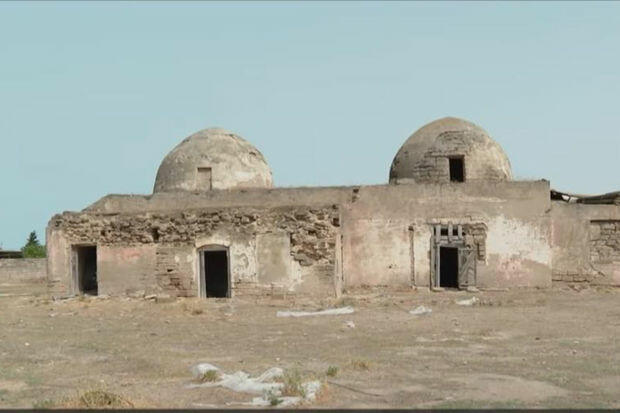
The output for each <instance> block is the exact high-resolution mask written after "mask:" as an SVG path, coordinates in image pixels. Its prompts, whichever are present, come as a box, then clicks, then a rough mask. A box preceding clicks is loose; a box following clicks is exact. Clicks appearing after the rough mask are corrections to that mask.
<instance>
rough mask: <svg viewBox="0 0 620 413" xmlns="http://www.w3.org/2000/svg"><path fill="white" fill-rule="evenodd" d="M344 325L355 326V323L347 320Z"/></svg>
mask: <svg viewBox="0 0 620 413" xmlns="http://www.w3.org/2000/svg"><path fill="white" fill-rule="evenodd" d="M344 325H346V326H347V327H349V328H355V323H354V322H353V321H345V323H344Z"/></svg>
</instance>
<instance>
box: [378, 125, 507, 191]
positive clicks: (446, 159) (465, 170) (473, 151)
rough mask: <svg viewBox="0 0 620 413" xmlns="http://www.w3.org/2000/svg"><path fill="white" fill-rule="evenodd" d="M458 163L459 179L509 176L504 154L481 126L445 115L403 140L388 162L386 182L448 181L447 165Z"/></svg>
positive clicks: (494, 179) (492, 178)
mask: <svg viewBox="0 0 620 413" xmlns="http://www.w3.org/2000/svg"><path fill="white" fill-rule="evenodd" d="M451 159H452V160H453V161H451ZM459 159H460V161H459ZM458 163H460V165H461V171H462V179H461V180H463V181H475V180H488V181H506V180H511V179H512V170H511V167H510V161H509V160H508V157H507V156H506V153H504V150H503V149H502V147H501V146H500V145H499V144H498V143H497V142H495V141H494V140H493V139H492V138H491V137H490V136H489V134H488V133H487V132H486V131H485V130H484V129H482V128H481V127H480V126H478V125H475V124H473V123H471V122H468V121H466V120H463V119H458V118H451V117H448V118H442V119H438V120H436V121H433V122H431V123H429V124H427V125H425V126H423V127H421V128H420V129H418V130H417V131H416V132H415V133H414V134H413V135H411V136H410V137H409V139H407V141H405V143H404V144H403V146H401V148H400V150H399V151H398V153H397V154H396V156H395V157H394V160H393V161H392V166H391V168H390V183H394V184H395V183H407V182H420V183H422V182H430V183H442V182H450V181H451V180H454V179H452V178H451V165H458Z"/></svg>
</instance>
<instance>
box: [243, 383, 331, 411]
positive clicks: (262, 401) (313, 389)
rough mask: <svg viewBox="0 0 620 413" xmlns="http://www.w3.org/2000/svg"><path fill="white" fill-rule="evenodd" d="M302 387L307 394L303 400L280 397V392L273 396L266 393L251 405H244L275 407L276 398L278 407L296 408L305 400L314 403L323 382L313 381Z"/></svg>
mask: <svg viewBox="0 0 620 413" xmlns="http://www.w3.org/2000/svg"><path fill="white" fill-rule="evenodd" d="M301 386H302V387H303V389H304V394H305V397H303V398H302V397H300V396H280V395H279V391H278V392H272V393H271V394H269V393H268V392H267V393H264V394H263V395H262V396H261V397H254V398H253V399H252V401H251V402H250V403H244V404H248V405H250V406H273V403H274V398H275V400H276V402H277V404H276V406H280V407H287V406H294V405H296V404H298V403H300V402H302V401H303V400H310V401H312V400H314V399H316V394H317V393H318V391H319V390H320V388H321V382H320V381H318V380H313V381H309V382H306V383H303V384H302V385H301ZM276 393H278V394H276Z"/></svg>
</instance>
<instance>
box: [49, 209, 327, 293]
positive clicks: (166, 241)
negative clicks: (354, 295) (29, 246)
mask: <svg viewBox="0 0 620 413" xmlns="http://www.w3.org/2000/svg"><path fill="white" fill-rule="evenodd" d="M338 215H339V213H338V209H337V208H335V207H334V206H328V207H281V208H270V209H261V208H250V207H245V208H225V209H221V208H218V209H199V210H187V211H177V212H169V213H163V212H162V213H96V212H82V213H63V214H59V215H56V216H54V217H53V218H52V220H51V221H50V223H49V226H48V236H49V239H50V240H52V244H51V245H50V249H51V250H52V251H51V254H50V255H51V256H52V261H53V262H52V265H51V267H50V268H51V274H50V278H52V279H53V280H55V281H56V282H57V283H59V284H60V285H64V290H65V291H73V287H72V286H71V283H72V281H71V274H69V272H70V271H69V269H70V260H71V251H70V248H71V245H80V244H93V245H97V247H98V248H97V249H98V278H99V282H100V291H101V292H102V293H108V294H127V293H132V292H136V291H144V292H148V291H150V292H161V291H164V292H167V293H171V294H174V295H180V296H194V295H196V294H197V288H198V287H197V286H198V279H197V277H198V273H199V271H198V267H197V266H198V264H197V253H196V249H197V248H199V247H201V246H204V245H208V244H211V243H213V244H222V245H226V246H227V247H229V248H230V256H231V263H230V265H231V273H232V274H233V280H232V281H233V289H235V288H236V287H239V290H240V291H241V290H244V291H250V290H251V289H252V288H255V289H260V288H261V287H269V288H273V284H274V280H276V281H277V280H279V281H280V282H278V283H276V284H277V287H279V288H284V289H286V288H289V287H291V288H298V289H302V290H303V288H304V278H305V279H307V281H308V283H307V284H308V285H314V286H315V287H317V284H319V286H320V284H322V283H325V284H327V285H328V286H329V288H331V284H332V279H331V277H326V275H327V274H331V273H333V271H334V265H335V252H334V248H335V243H336V241H335V235H336V233H337V232H338V226H337V225H338ZM270 233H278V234H286V235H287V236H288V237H289V240H290V243H288V244H282V246H284V245H286V247H287V248H289V250H288V251H280V255H279V257H282V256H285V255H287V256H288V257H290V260H291V261H292V262H296V263H297V264H298V265H299V266H300V267H302V268H304V271H302V280H301V282H296V283H295V282H293V279H294V275H295V274H292V273H290V274H269V275H268V276H267V275H266V276H265V278H266V279H265V280H261V279H260V277H259V276H258V274H257V270H256V268H257V264H256V259H257V258H256V237H257V236H259V235H261V234H270ZM59 238H60V239H59ZM54 261H55V262H54ZM58 261H64V262H60V263H59V262H58ZM263 281H264V282H263ZM299 284H301V285H299ZM325 288H328V287H325ZM73 292H75V291H73Z"/></svg>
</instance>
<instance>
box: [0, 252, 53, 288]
mask: <svg viewBox="0 0 620 413" xmlns="http://www.w3.org/2000/svg"><path fill="white" fill-rule="evenodd" d="M46 270H47V260H46V259H45V258H6V259H1V260H0V283H22V282H31V281H44V280H45V276H46Z"/></svg>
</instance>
